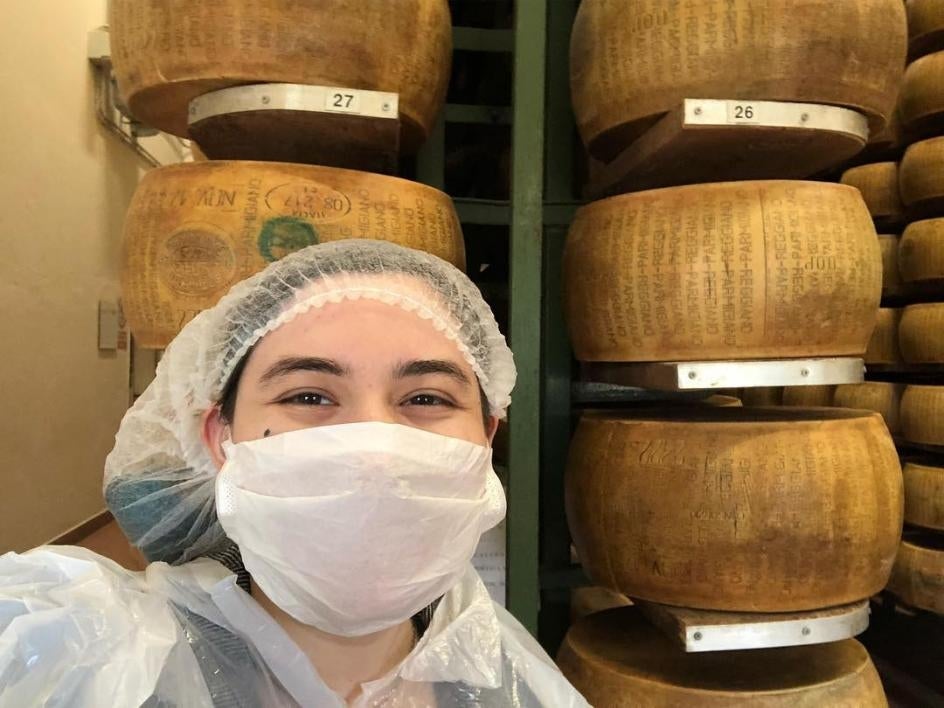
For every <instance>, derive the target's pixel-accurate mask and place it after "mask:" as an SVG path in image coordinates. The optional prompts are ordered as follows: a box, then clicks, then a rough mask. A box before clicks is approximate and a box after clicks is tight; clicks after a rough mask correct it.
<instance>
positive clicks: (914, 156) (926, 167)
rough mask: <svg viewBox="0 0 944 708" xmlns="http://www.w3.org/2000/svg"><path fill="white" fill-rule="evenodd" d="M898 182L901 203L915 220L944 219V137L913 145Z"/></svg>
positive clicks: (908, 152)
mask: <svg viewBox="0 0 944 708" xmlns="http://www.w3.org/2000/svg"><path fill="white" fill-rule="evenodd" d="M899 180H900V181H899V190H900V192H901V199H902V202H903V203H904V205H905V207H907V209H908V210H909V213H910V214H912V216H913V217H914V218H915V219H917V218H927V217H932V216H941V215H944V137H941V138H931V139H930V140H922V141H921V142H917V143H914V144H913V145H911V146H910V147H909V148H908V149H907V150H906V151H905V156H904V157H903V158H902V161H901V167H900V169H899Z"/></svg>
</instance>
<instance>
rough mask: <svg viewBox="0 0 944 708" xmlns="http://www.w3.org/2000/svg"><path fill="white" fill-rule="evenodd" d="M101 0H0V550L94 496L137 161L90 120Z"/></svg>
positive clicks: (119, 359) (110, 409)
mask: <svg viewBox="0 0 944 708" xmlns="http://www.w3.org/2000/svg"><path fill="white" fill-rule="evenodd" d="M105 22H106V17H105V0H67V1H66V2H63V0H28V1H13V2H8V1H5V2H2V3H0V96H2V98H0V104H2V110H0V136H2V138H0V227H2V236H0V239H2V243H3V254H2V257H0V403H2V409H0V416H2V421H0V552H3V551H6V550H11V549H13V550H23V549H26V548H29V547H31V546H33V545H36V544H38V543H42V542H44V541H46V540H49V539H51V538H53V537H55V536H57V535H59V534H61V533H62V532H64V531H66V530H67V529H69V528H70V527H72V526H74V525H76V524H78V523H80V522H82V521H84V520H86V519H88V518H89V517H90V516H92V515H94V514H96V513H98V512H100V511H101V510H102V509H103V508H104V504H103V501H102V496H101V476H102V466H103V462H104V459H105V455H106V454H107V452H108V451H109V450H110V449H111V445H112V442H113V436H114V434H115V431H116V430H117V426H118V422H119V421H120V419H121V416H122V414H123V413H124V411H125V409H126V408H127V404H128V396H129V394H128V368H129V358H128V353H127V352H117V353H99V351H98V302H99V300H100V299H103V298H104V299H112V300H116V299H117V298H118V296H119V289H118V266H119V253H120V250H119V249H120V236H121V224H122V220H123V217H124V211H125V208H126V207H127V205H128V202H129V200H130V198H131V194H132V192H133V190H134V188H135V185H136V184H137V181H138V177H139V173H140V171H141V169H142V167H143V166H144V165H143V162H142V161H141V160H140V159H139V158H137V157H136V156H135V155H134V154H133V153H132V152H131V150H129V149H128V148H127V147H125V146H124V145H122V144H120V143H119V142H118V141H117V140H116V139H115V138H113V137H112V136H110V135H107V134H106V133H105V132H104V131H103V130H102V129H101V128H100V127H99V126H98V124H97V123H96V120H95V116H94V108H93V100H92V96H93V93H92V91H93V85H92V79H91V71H90V69H89V66H88V62H87V61H86V60H85V55H86V35H87V33H88V31H89V30H91V29H93V28H95V27H97V26H100V25H103V24H105Z"/></svg>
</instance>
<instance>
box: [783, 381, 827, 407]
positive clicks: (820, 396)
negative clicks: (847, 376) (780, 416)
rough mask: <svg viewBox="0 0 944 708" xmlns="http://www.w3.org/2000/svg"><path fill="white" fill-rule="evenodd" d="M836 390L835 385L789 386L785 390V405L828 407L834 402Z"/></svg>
mask: <svg viewBox="0 0 944 708" xmlns="http://www.w3.org/2000/svg"><path fill="white" fill-rule="evenodd" d="M835 391H836V387H835V386H789V387H787V388H785V389H784V390H783V405H785V406H801V407H807V408H819V407H828V406H831V405H832V404H833V394H834V393H835Z"/></svg>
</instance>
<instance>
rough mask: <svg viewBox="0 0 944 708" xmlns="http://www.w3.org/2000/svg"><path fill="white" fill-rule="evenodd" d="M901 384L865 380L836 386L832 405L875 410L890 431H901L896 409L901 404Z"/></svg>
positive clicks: (902, 388) (902, 387) (902, 389)
mask: <svg viewBox="0 0 944 708" xmlns="http://www.w3.org/2000/svg"><path fill="white" fill-rule="evenodd" d="M904 389H905V387H904V386H903V385H902V384H894V383H886V382H884V381H867V382H865V383H858V384H844V385H842V386H837V387H836V393H835V395H834V396H833V405H834V406H836V407H837V408H853V409H857V410H866V411H875V412H876V413H879V414H881V416H882V419H883V420H884V421H885V426H886V427H887V428H888V431H889V432H890V433H893V434H895V433H898V432H900V431H901V423H900V421H899V414H898V409H899V407H900V405H901V394H902V392H903V391H904Z"/></svg>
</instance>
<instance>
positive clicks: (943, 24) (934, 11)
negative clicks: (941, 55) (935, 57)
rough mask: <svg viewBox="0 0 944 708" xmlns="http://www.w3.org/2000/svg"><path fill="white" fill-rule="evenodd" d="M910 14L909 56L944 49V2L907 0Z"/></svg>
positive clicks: (913, 56)
mask: <svg viewBox="0 0 944 708" xmlns="http://www.w3.org/2000/svg"><path fill="white" fill-rule="evenodd" d="M905 10H906V12H907V14H908V58H909V60H911V61H913V60H915V59H917V58H918V57H922V56H924V55H925V54H929V53H931V52H938V51H941V50H942V49H944V3H942V2H941V0H905Z"/></svg>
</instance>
